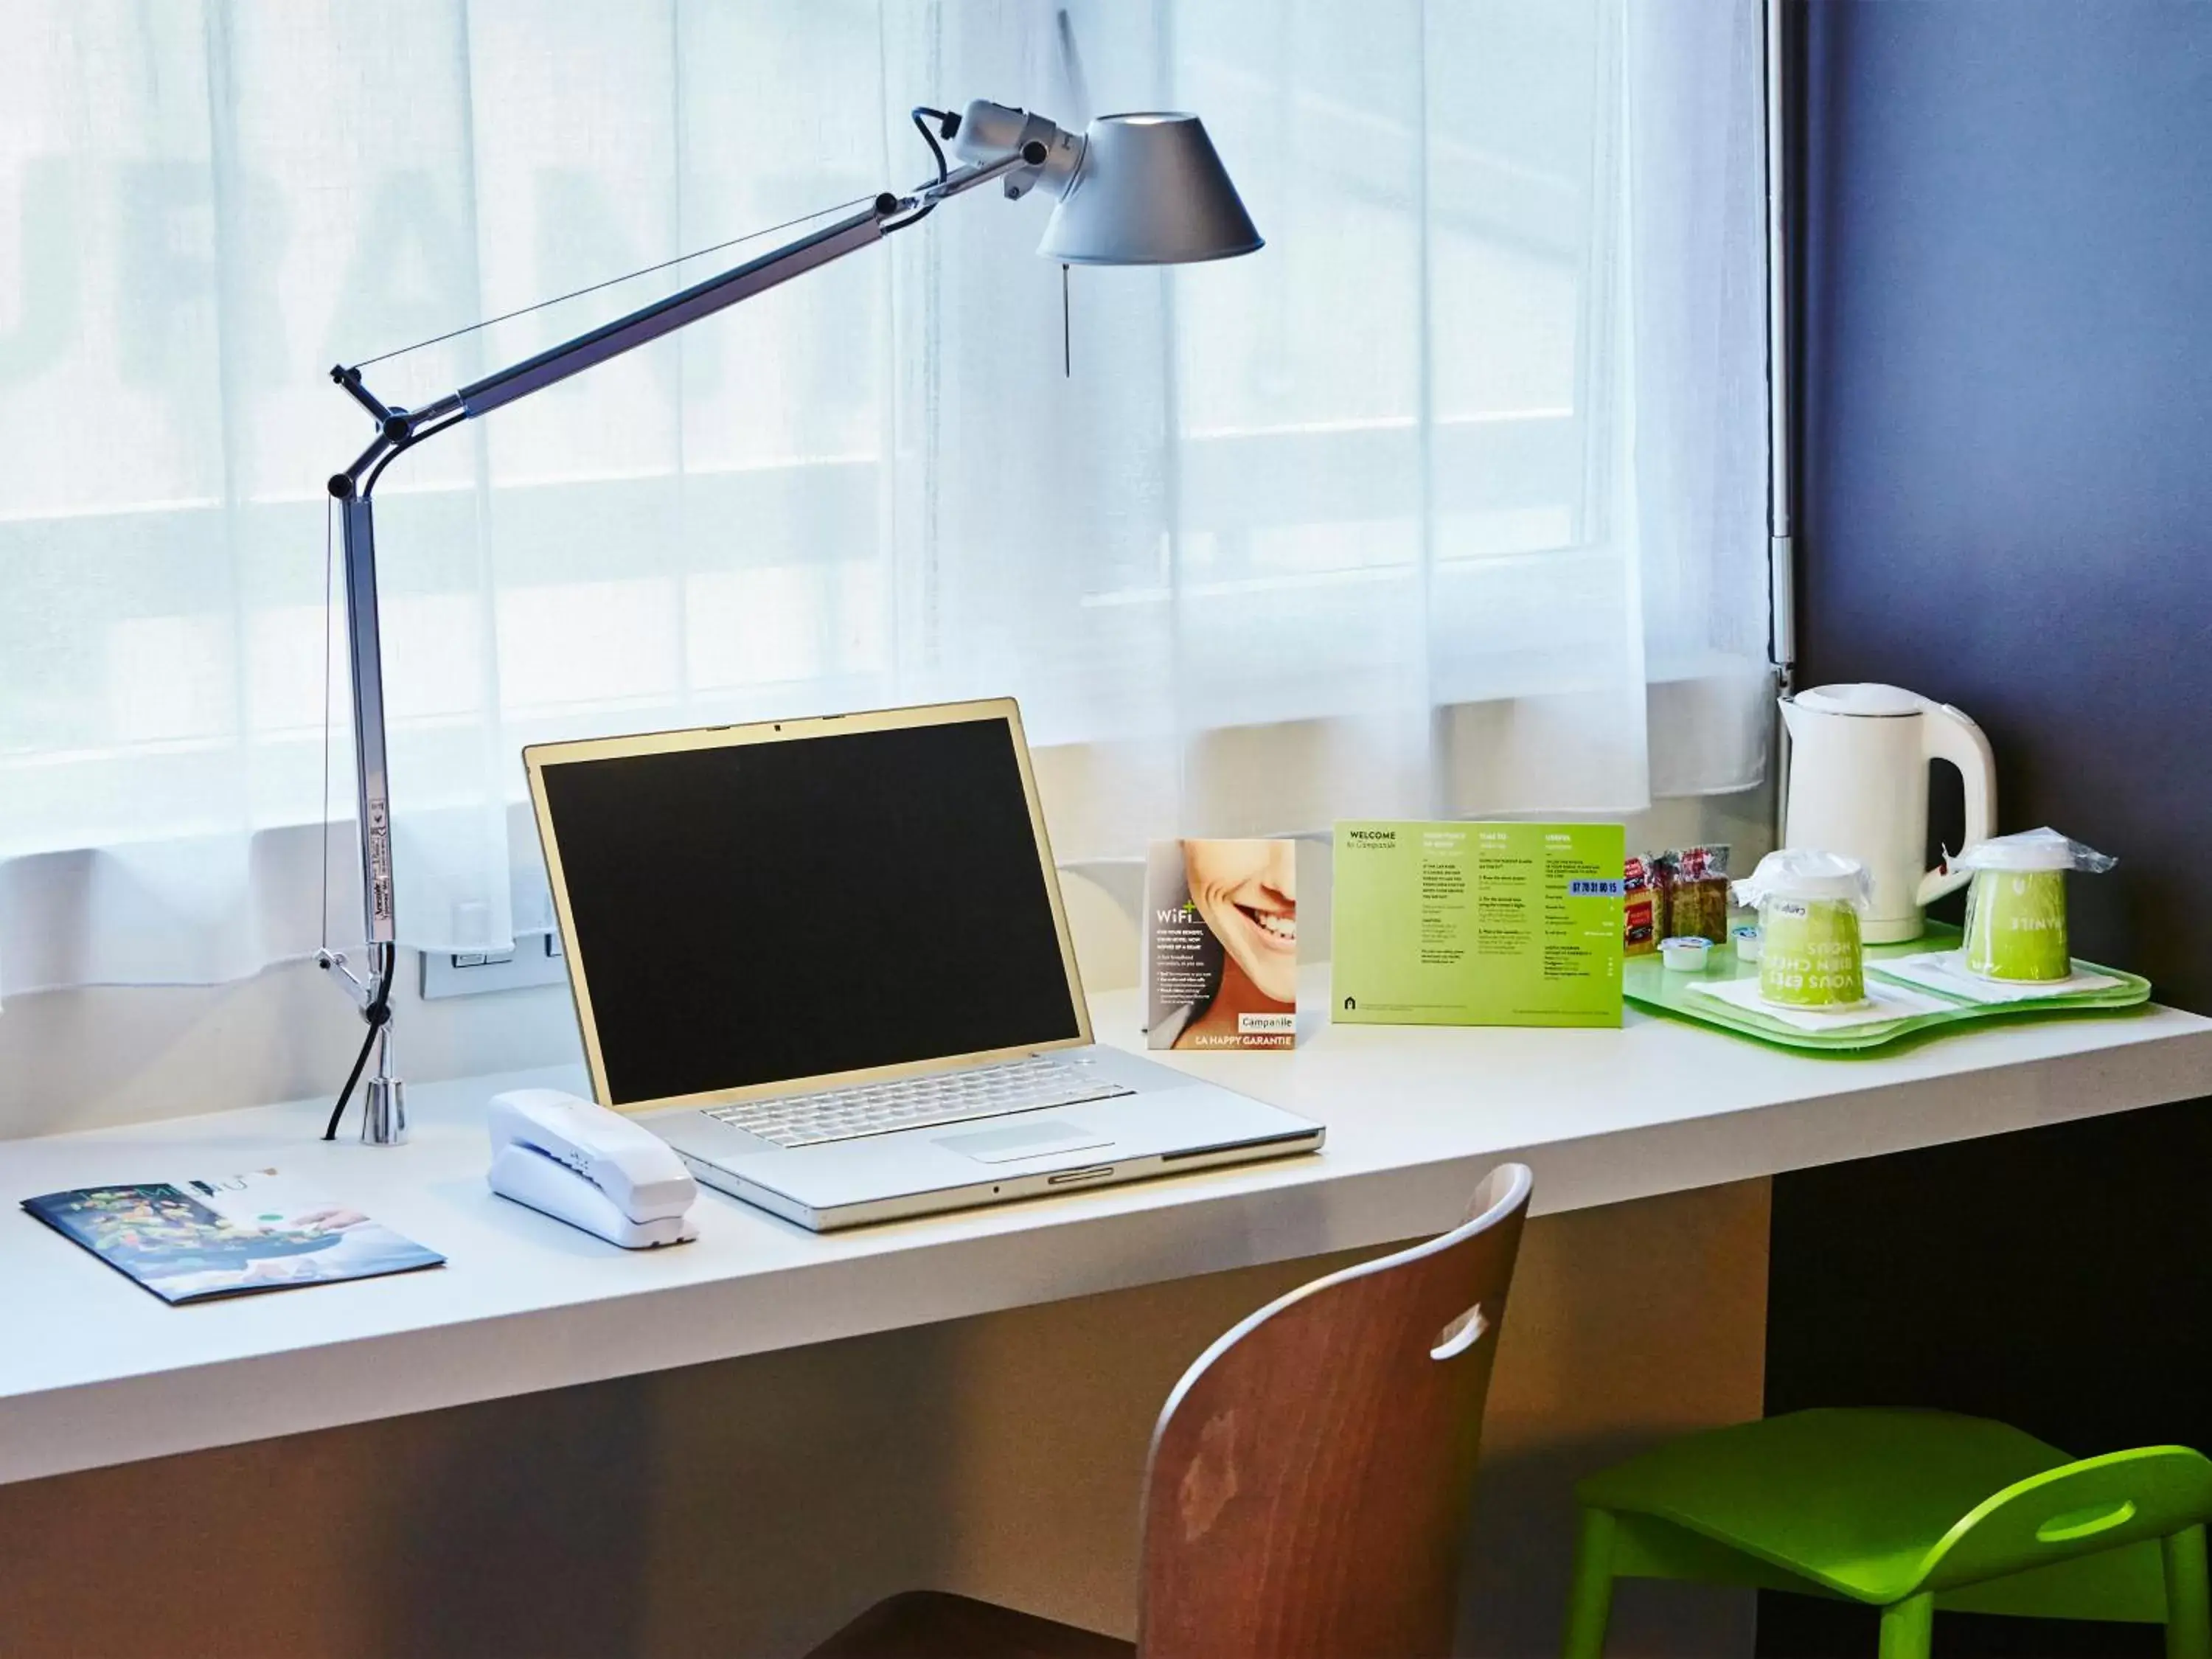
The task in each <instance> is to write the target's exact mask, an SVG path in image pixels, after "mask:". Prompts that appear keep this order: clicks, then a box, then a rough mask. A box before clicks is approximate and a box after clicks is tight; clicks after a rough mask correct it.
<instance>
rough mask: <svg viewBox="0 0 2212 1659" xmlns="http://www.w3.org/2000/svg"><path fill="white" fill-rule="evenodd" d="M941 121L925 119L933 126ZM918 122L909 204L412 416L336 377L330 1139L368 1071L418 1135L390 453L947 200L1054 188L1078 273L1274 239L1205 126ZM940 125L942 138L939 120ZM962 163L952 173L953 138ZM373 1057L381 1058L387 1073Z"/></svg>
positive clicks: (1238, 249)
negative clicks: (383, 535)
mask: <svg viewBox="0 0 2212 1659" xmlns="http://www.w3.org/2000/svg"><path fill="white" fill-rule="evenodd" d="M926 118H927V119H926ZM914 120H915V125H916V126H917V127H918V128H920V129H921V135H922V137H923V138H924V139H926V140H927V142H928V144H929V148H930V150H931V152H932V153H933V155H935V156H936V157H937V177H936V178H935V179H932V180H931V181H930V182H928V183H927V184H925V185H921V186H919V187H918V188H916V189H915V190H913V191H909V192H908V194H906V195H904V196H895V195H892V194H890V192H888V191H886V192H885V193H884V194H883V195H881V196H878V197H876V199H875V200H874V202H873V203H872V204H870V205H869V206H868V207H866V209H864V210H861V211H860V212H859V213H856V214H854V215H852V216H850V217H848V218H844V219H840V220H838V221H837V222H836V223H834V224H831V225H829V226H827V227H825V228H823V229H821V230H817V231H815V232H813V233H812V234H809V235H806V236H802V237H800V238H799V239H798V240H795V241H793V242H789V243H787V244H786V245H785V246H781V247H779V248H776V249H775V250H774V251H773V252H769V253H764V254H763V255H761V256H760V257H759V258H755V259H751V260H749V261H747V262H746V263H745V264H742V265H739V266H738V267H737V268H736V269H734V270H726V271H724V272H723V273H722V274H721V275H720V276H712V277H709V278H708V279H707V280H706V281H705V282H703V283H697V284H696V285H694V286H693V287H690V288H688V289H684V290H683V291H682V292H681V293H678V294H672V295H669V296H668V297H667V298H665V299H663V300H658V301H654V302H653V304H651V305H649V306H646V307H642V308H641V309H640V310H637V311H634V312H632V313H629V315H628V316H626V317H622V318H617V319H616V320H615V321H613V322H611V323H608V324H606V325H604V326H602V327H599V328H595V329H593V330H592V331H590V332H589V333H586V334H580V335H578V336H577V337H575V338H574V339H573V340H569V341H568V342H566V343H563V344H561V345H556V346H555V347H553V348H552V349H550V350H546V351H541V352H539V353H538V355H537V356H534V357H531V358H528V359H526V360H525V361H524V362H519V363H516V364H514V365H513V366H512V367H510V368H503V369H501V370H499V371H498V372H497V373H496V374H487V375H485V376H484V377H483V379H482V380H477V381H475V382H473V383H471V385H468V386H463V387H462V388H461V389H460V390H459V391H458V392H449V393H447V395H446V396H445V397H442V398H435V399H434V400H433V401H431V402H429V403H427V404H423V405H422V407H421V408H420V409H411V410H410V409H402V408H399V407H398V406H397V405H394V404H386V403H385V402H384V401H383V400H382V399H381V398H377V397H376V396H375V395H374V393H372V392H370V391H369V390H368V387H367V386H364V385H362V378H361V370H360V369H359V368H345V367H343V365H341V366H339V367H337V368H333V369H331V379H332V380H335V381H337V384H338V385H339V386H342V387H343V388H344V389H345V391H346V392H348V393H349V394H350V395H351V396H352V397H353V398H354V399H355V401H356V402H357V403H359V404H361V406H362V408H363V409H366V410H368V413H369V416H370V418H371V419H373V420H374V422H376V438H375V441H374V442H373V443H371V444H370V445H369V447H368V448H367V449H365V450H363V451H362V453H361V454H360V456H359V457H358V458H357V459H356V460H355V461H354V463H353V465H350V466H349V467H348V468H346V470H345V471H343V472H338V473H335V474H333V475H332V476H331V481H330V491H331V495H333V496H334V497H336V498H337V502H338V512H339V515H340V525H341V534H342V536H343V543H344V550H345V551H344V557H345V592H346V649H347V659H348V663H349V669H350V671H351V676H352V682H353V735H354V758H355V767H356V784H357V787H358V791H359V808H360V814H361V821H360V833H361V873H362V925H363V928H364V934H365V939H366V945H367V961H366V963H365V964H364V965H365V969H366V971H365V972H362V973H358V974H357V973H356V972H355V971H354V970H353V969H352V968H351V966H350V965H349V963H348V962H347V960H346V958H345V957H344V956H343V954H341V953H338V952H336V951H324V952H322V953H321V954H320V956H319V957H318V961H319V963H321V965H322V966H323V967H325V968H326V969H332V970H335V971H336V972H337V974H338V975H340V976H341V977H343V979H344V980H345V981H346V983H347V984H348V985H349V987H351V989H352V992H353V994H354V996H355V999H356V1001H358V1003H359V1004H360V1006H361V1010H362V1018H364V1019H365V1020H366V1021H367V1022H368V1033H367V1035H366V1036H365V1037H364V1038H363V1040H362V1047H361V1053H360V1054H359V1056H358V1057H357V1058H356V1060H355V1061H354V1066H353V1070H352V1072H351V1073H350V1074H349V1075H348V1077H347V1079H346V1081H345V1086H344V1087H343V1089H342V1090H341V1091H339V1093H338V1097H337V1106H336V1108H335V1109H333V1111H332V1112H331V1121H330V1127H328V1128H327V1129H326V1130H325V1132H324V1139H334V1138H335V1137H336V1135H337V1125H338V1121H339V1119H340V1117H341V1116H342V1115H343V1113H344V1111H345V1107H346V1102H347V1100H348V1099H349V1097H351V1095H352V1093H353V1090H354V1085H356V1083H358V1082H359V1081H360V1080H361V1076H362V1072H363V1070H364V1069H367V1070H368V1073H369V1076H368V1085H367V1088H366V1090H365V1091H364V1093H363V1096H362V1125H361V1138H362V1140H364V1141H366V1142H368V1144H370V1145H372V1146H396V1145H398V1143H399V1142H400V1141H402V1140H404V1139H405V1138H406V1133H407V1103H406V1091H405V1085H404V1084H402V1083H401V1081H400V1080H399V1079H398V1077H397V1076H396V1075H395V1074H394V1073H393V1070H392V975H393V970H394V968H395V965H396V963H397V960H398V929H397V924H396V919H395V916H394V907H393V902H392V792H391V781H390V777H389V775H388V771H387V761H386V741H385V719H384V660H383V651H382V647H381V645H380V639H379V635H378V630H377V617H376V526H375V518H374V513H373V511H372V510H371V504H370V495H371V494H372V492H373V491H374V489H375V488H376V481H377V480H378V479H379V478H380V477H383V475H384V469H385V468H386V466H388V465H391V463H392V459H393V458H394V457H396V456H398V455H399V454H401V453H404V451H406V450H409V449H411V448H413V447H415V446H416V444H419V443H421V442H422V441H423V440H424V439H425V438H428V437H430V436H432V435H435V434H436V433H440V432H443V431H444V430H446V428H448V427H451V426H456V425H459V423H460V422H463V421H466V420H472V419H474V418H475V417H476V416H479V415H489V413H490V412H491V411H492V410H495V409H498V408H500V407H501V405H503V404H511V403H513V402H514V400H515V399H516V398H526V397H528V396H529V395H530V394H531V393H532V392H536V391H538V390H540V389H541V388H543V387H545V386H551V385H552V384H554V382H556V380H567V379H568V377H569V376H570V375H571V374H579V373H580V372H581V371H583V370H584V369H586V368H591V367H592V365H593V364H595V363H603V362H606V361H607V359H608V358H610V357H617V356H621V355H622V354H623V353H624V352H626V351H633V350H635V349H637V348H638V347H639V346H641V345H644V344H647V343H649V342H651V341H653V340H657V339H659V338H660V337H662V336H663V335H665V334H671V333H673V332H674V331H676V330H678V329H679V328H683V327H684V326H686V325H689V324H691V323H695V322H696V321H698V320H699V319H701V318H702V317H706V316H710V315H712V314H713V313H715V312H717V311H720V310H722V309H723V308H724V307H728V306H732V305H735V304H736V303H737V302H738V301H740V300H748V299H750V298H751V297H752V296H753V295H756V294H758V293H761V292H762V291H763V290H764V289H771V288H774V287H775V286H776V285H777V284H778V283H786V282H788V281H790V280H791V278H793V276H799V274H800V273H801V272H804V271H808V270H813V269H814V268H815V267H817V265H825V264H829V262H830V261H831V260H833V259H840V258H843V257H844V256H845V255H847V254H848V253H852V252H857V251H858V250H860V249H861V248H864V247H867V246H871V245H872V244H873V243H876V242H879V241H881V240H883V239H884V237H885V236H887V235H889V234H890V233H891V232H893V231H896V230H903V229H905V228H907V227H908V226H909V225H915V224H919V223H920V222H921V221H922V220H924V219H926V218H927V217H928V216H930V215H931V214H932V213H933V212H935V211H936V210H937V206H938V204H939V203H940V202H944V201H947V200H949V199H951V197H955V196H958V195H962V194H963V193H964V192H966V191H971V190H974V189H975V188H976V187H977V186H978V185H986V184H989V183H991V182H992V181H994V180H996V181H998V182H999V184H1000V186H1001V188H1002V189H1003V190H1004V191H1005V193H1006V196H1007V197H1008V198H1009V199H1014V198H1018V197H1023V196H1026V195H1027V194H1029V192H1030V191H1032V190H1034V189H1036V188H1038V187H1040V186H1042V188H1043V189H1044V190H1045V191H1046V192H1047V193H1048V194H1049V195H1051V196H1052V197H1054V198H1055V205H1054V208H1053V212H1052V218H1051V221H1050V222H1049V223H1048V224H1047V225H1046V227H1045V233H1044V240H1043V242H1042V244H1041V245H1040V246H1039V247H1038V249H1037V252H1039V253H1041V254H1042V255H1044V256H1045V257H1046V258H1052V259H1057V260H1060V261H1061V262H1062V263H1063V264H1104V265H1115V264H1127V265H1146V264H1188V263H1191V262H1194V261H1197V260H1202V259H1223V258H1230V257H1231V256H1232V255H1235V254H1239V253H1249V252H1253V251H1254V250H1255V249H1256V248H1258V247H1259V246H1261V240H1260V234H1259V233H1258V232H1257V231H1256V230H1255V229H1254V228H1252V221H1251V218H1250V216H1249V215H1247V214H1246V212H1245V211H1244V204H1243V202H1241V201H1239V200H1238V199H1237V190H1236V187H1235V186H1234V185H1231V183H1230V182H1229V175H1228V173H1226V172H1225V170H1224V169H1223V167H1222V165H1221V159H1220V157H1219V156H1218V155H1215V154H1214V150H1213V145H1212V142H1211V141H1210V140H1209V139H1208V138H1207V137H1206V129H1205V127H1204V126H1203V125H1200V122H1199V119H1198V118H1197V117H1196V116H1194V115H1177V114H1164V113H1163V114H1137V115H1106V116H1101V117H1100V118H1098V119H1097V120H1095V121H1093V122H1091V125H1090V127H1089V129H1088V130H1087V131H1085V132H1084V133H1083V134H1082V136H1080V137H1078V136H1077V135H1076V134H1074V133H1072V132H1068V131H1064V130H1062V129H1061V128H1060V127H1058V126H1055V125H1054V124H1053V123H1052V122H1051V121H1049V120H1048V119H1046V118H1044V117H1043V116H1042V115H1033V114H1030V113H1029V112H1026V111H1024V110H1018V109H1009V108H1007V107H1006V106H1005V105H1003V104H993V103H987V102H984V101H982V100H977V101H976V102H975V103H972V104H970V105H969V106H968V107H967V110H966V111H965V112H963V113H962V114H959V115H951V114H948V113H946V112H944V111H941V110H933V109H920V110H916V111H915V112H914ZM928 120H933V121H934V122H935V123H936V125H937V128H938V131H937V133H936V134H934V135H933V134H932V133H931V131H930V129H929V126H928V125H927V121H928ZM939 137H943V138H945V139H949V140H951V143H952V145H953V149H954V153H955V154H956V155H958V156H959V158H960V159H961V161H962V162H963V165H962V166H961V167H957V168H951V169H948V168H947V167H946V166H945V155H944V152H943V150H942V149H940V148H939V144H938V138H939ZM372 1062H373V1064H372Z"/></svg>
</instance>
